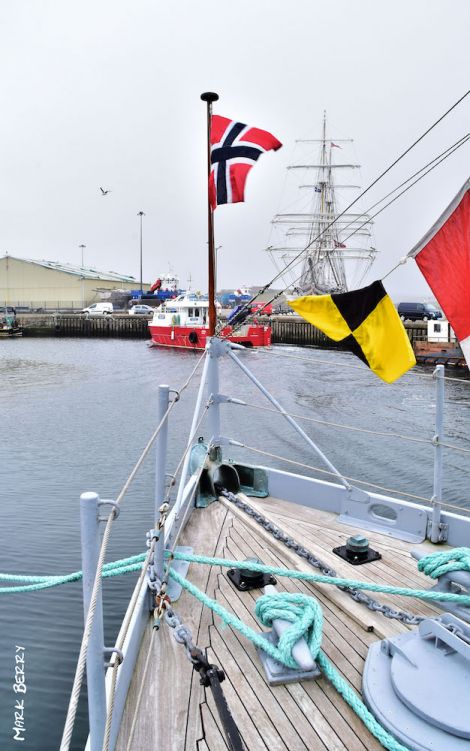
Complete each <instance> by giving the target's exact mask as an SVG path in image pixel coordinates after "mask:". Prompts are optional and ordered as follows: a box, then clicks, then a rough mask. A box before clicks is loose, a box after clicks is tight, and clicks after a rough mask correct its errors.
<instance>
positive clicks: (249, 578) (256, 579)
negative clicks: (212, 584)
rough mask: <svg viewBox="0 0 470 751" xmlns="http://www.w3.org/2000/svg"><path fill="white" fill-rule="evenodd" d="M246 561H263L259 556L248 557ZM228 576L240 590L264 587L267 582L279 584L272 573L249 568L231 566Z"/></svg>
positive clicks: (247, 590) (245, 590)
mask: <svg viewBox="0 0 470 751" xmlns="http://www.w3.org/2000/svg"><path fill="white" fill-rule="evenodd" d="M246 563H261V561H260V560H259V559H258V558H247V559H246ZM227 576H228V578H229V579H230V581H231V582H232V583H233V584H235V586H236V588H237V589H238V590H239V591H240V592H249V591H250V589H262V588H263V587H265V586H266V584H277V579H275V578H274V576H271V574H263V573H261V572H260V571H251V570H250V569H248V568H230V569H229V570H228V571H227Z"/></svg>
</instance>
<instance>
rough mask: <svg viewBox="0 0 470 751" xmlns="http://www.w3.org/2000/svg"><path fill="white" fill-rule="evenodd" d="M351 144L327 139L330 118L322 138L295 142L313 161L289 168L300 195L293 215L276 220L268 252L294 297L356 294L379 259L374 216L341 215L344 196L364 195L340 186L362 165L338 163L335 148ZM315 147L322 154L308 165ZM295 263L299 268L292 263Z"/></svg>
mask: <svg viewBox="0 0 470 751" xmlns="http://www.w3.org/2000/svg"><path fill="white" fill-rule="evenodd" d="M352 143H353V141H352V139H333V138H330V137H329V136H328V135H327V121H326V113H324V115H323V130H322V138H320V139H313V140H310V139H309V140H298V141H296V144H297V146H298V148H299V149H301V150H302V151H303V152H305V151H307V152H308V159H304V160H303V161H302V162H301V163H296V164H292V165H290V166H289V167H288V168H287V169H288V178H290V176H291V175H293V176H295V178H296V179H295V183H296V191H295V193H296V195H295V198H294V202H293V203H292V201H291V202H290V204H289V206H288V208H289V209H291V208H294V211H284V212H282V213H278V214H276V215H275V216H274V218H273V220H272V225H273V227H272V232H271V238H272V241H273V243H272V244H270V245H269V246H268V247H267V248H266V250H267V251H268V252H269V253H270V255H271V258H272V259H273V261H274V264H275V266H276V268H277V270H278V272H280V273H281V274H282V278H283V280H284V283H285V286H286V287H287V288H289V289H290V290H291V291H292V292H293V293H294V294H300V295H306V294H320V295H322V294H330V293H342V292H347V291H349V290H351V289H355V288H356V287H358V286H360V285H361V283H362V281H363V279H364V277H365V276H366V274H367V272H368V271H369V269H370V267H371V265H372V263H373V261H374V259H375V257H376V255H377V252H378V251H377V249H376V248H375V246H374V241H373V237H372V225H373V221H372V219H371V217H370V216H369V215H368V214H360V213H342V212H341V205H340V204H341V193H342V191H343V190H359V189H360V186H359V185H356V184H353V183H352V182H348V178H347V177H346V180H345V181H344V183H342V184H337V183H336V172H337V170H340V173H341V174H346V175H349V174H350V173H351V171H355V170H358V169H360V165H359V164H354V163H352V162H351V161H348V160H347V159H342V160H341V161H336V157H335V156H334V154H335V152H336V149H338V150H339V153H341V155H343V153H344V154H346V153H347V151H348V148H347V147H350V145H351V144H352ZM315 144H316V145H318V146H319V153H318V158H317V160H316V162H313V163H312V162H311V161H308V160H309V159H311V156H312V149H313V148H314V145H315ZM343 148H344V152H343ZM312 170H314V171H316V172H314V174H315V175H316V180H315V182H312V181H311V178H310V175H311V174H312ZM299 174H300V175H301V178H300V181H299V180H298V179H297V178H298V175H299ZM304 176H306V179H304ZM290 182H291V183H292V180H290ZM299 191H300V192H301V195H300V197H299ZM295 258H298V262H297V263H293V261H294V259H295ZM287 267H288V268H287Z"/></svg>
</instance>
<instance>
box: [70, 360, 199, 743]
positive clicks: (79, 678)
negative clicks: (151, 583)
mask: <svg viewBox="0 0 470 751" xmlns="http://www.w3.org/2000/svg"><path fill="white" fill-rule="evenodd" d="M204 357H205V352H204V353H203V355H201V357H200V358H199V359H198V360H197V362H196V365H195V366H194V368H193V370H192V371H191V373H190V375H189V376H188V378H187V379H186V381H185V383H184V384H183V386H182V387H181V388H180V390H179V393H178V394H177V396H176V397H175V399H173V401H172V402H171V403H170V404H169V406H168V409H167V410H166V412H165V414H164V415H163V417H162V419H161V421H160V423H159V425H158V426H157V428H156V430H155V432H154V433H153V435H152V436H151V438H150V440H149V442H148V443H147V446H146V447H145V449H144V451H143V452H142V454H141V456H140V458H139V460H138V461H137V464H136V465H135V467H134V469H133V471H132V472H131V474H130V475H129V478H128V480H127V481H126V483H125V484H124V486H123V488H122V490H121V492H120V493H119V495H118V497H117V499H116V503H117V504H118V506H119V504H120V503H121V501H122V499H123V498H124V496H125V494H126V492H127V489H128V488H129V485H130V484H131V482H132V480H133V479H134V477H135V475H136V473H137V471H138V469H139V468H140V466H141V464H142V462H143V460H144V459H145V457H146V456H147V454H148V452H149V451H150V448H151V446H152V445H153V443H154V441H155V440H156V438H157V436H158V434H159V433H160V430H161V429H162V428H163V426H164V425H165V422H166V420H167V418H168V415H169V414H170V412H171V410H172V409H173V407H174V406H175V404H176V403H177V401H178V400H179V398H180V394H181V393H182V392H183V391H184V390H185V389H186V388H187V387H188V385H189V383H190V382H191V379H192V378H193V376H194V374H195V373H196V370H197V369H198V367H199V365H200V363H201V362H202V360H203V358H204ZM114 518H115V510H114V509H113V510H112V511H111V513H110V515H109V517H108V521H107V522H106V527H105V530H104V534H103V539H102V542H101V548H100V554H99V557H98V563H97V567H96V575H95V581H94V583H93V590H92V594H91V598H90V605H89V608H88V613H87V617H86V621H85V628H84V632H83V638H82V643H81V646H80V654H79V656H78V661H77V667H76V670H75V676H74V681H73V686H72V691H71V696H70V701H69V706H68V709H67V717H66V720H65V726H64V731H63V734H62V740H61V744H60V751H69V748H70V742H71V739H72V731H73V726H74V723H75V715H76V713H77V707H78V700H79V697H80V691H81V686H82V682H83V676H84V673H85V664H86V656H87V651H88V642H89V639H90V633H91V629H92V626H93V620H94V616H95V611H96V605H97V601H98V595H99V592H100V589H101V575H102V570H103V565H104V558H105V555H106V550H107V547H108V542H109V537H110V535H111V527H112V524H113V521H114ZM149 556H150V550H149V552H148V554H147V560H148V558H149Z"/></svg>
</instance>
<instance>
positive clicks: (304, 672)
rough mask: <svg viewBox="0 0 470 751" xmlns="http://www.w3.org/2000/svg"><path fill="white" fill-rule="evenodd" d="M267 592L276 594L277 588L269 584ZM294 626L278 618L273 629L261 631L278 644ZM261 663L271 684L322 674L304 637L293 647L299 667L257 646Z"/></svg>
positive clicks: (310, 678) (266, 588)
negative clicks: (276, 657) (285, 632)
mask: <svg viewBox="0 0 470 751" xmlns="http://www.w3.org/2000/svg"><path fill="white" fill-rule="evenodd" d="M264 592H265V594H275V593H276V588H275V587H273V586H271V585H269V584H268V585H267V586H266V587H265V590H264ZM291 626H292V624H291V623H290V621H285V620H283V619H281V618H276V619H275V620H273V622H272V629H271V631H265V632H262V633H261V636H262V637H263V639H266V641H269V642H271V644H273V645H274V646H277V644H278V641H279V638H280V636H281V635H282V634H283V633H284V631H286V630H287V629H289V628H290V627H291ZM256 651H257V652H258V655H259V658H260V660H261V664H262V665H263V668H264V672H265V675H266V680H267V681H268V683H269V685H270V686H280V685H281V684H283V683H298V682H299V681H309V680H312V679H315V678H318V676H319V675H321V671H320V668H319V667H318V665H317V663H316V662H315V660H314V659H313V657H312V655H311V654H310V650H309V648H308V644H307V642H306V641H305V639H304V638H301V639H299V640H298V641H297V642H296V644H294V646H293V647H292V657H293V658H294V659H295V661H296V662H297V663H298V665H299V667H298V668H295V669H294V668H288V667H287V666H286V665H284V664H283V663H282V662H279V660H276V659H274V657H271V655H269V654H268V653H267V652H265V651H264V650H263V649H261V648H260V647H256Z"/></svg>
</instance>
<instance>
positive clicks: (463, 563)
mask: <svg viewBox="0 0 470 751" xmlns="http://www.w3.org/2000/svg"><path fill="white" fill-rule="evenodd" d="M418 569H419V570H420V571H422V572H423V574H426V576H430V577H432V578H433V579H438V578H439V577H440V576H442V575H443V574H448V573H449V572H450V571H470V548H454V549H453V550H448V551H445V552H442V553H431V554H430V555H425V556H424V557H423V558H421V559H420V560H419V561H418Z"/></svg>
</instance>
